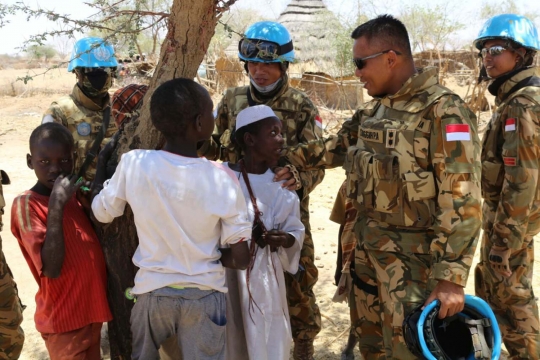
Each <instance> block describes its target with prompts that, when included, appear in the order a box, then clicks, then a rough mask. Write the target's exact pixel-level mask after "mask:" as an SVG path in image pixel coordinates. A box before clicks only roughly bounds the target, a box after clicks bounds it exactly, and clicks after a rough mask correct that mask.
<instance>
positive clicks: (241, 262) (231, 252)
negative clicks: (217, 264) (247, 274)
mask: <svg viewBox="0 0 540 360" xmlns="http://www.w3.org/2000/svg"><path fill="white" fill-rule="evenodd" d="M219 250H220V251H221V263H222V264H223V266H225V267H227V268H229V269H239V270H245V269H247V267H248V265H249V261H250V255H249V247H248V243H247V241H241V242H238V243H236V244H231V245H230V247H229V248H220V249H219Z"/></svg>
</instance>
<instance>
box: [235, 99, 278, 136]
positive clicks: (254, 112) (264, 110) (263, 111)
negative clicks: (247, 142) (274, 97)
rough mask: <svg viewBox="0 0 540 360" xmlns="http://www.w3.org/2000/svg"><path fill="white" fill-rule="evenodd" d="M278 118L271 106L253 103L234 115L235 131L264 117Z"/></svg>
mask: <svg viewBox="0 0 540 360" xmlns="http://www.w3.org/2000/svg"><path fill="white" fill-rule="evenodd" d="M266 118H276V119H277V118H278V117H277V116H276V114H275V113H274V111H272V108H270V107H269V106H266V105H255V106H250V107H247V108H245V109H244V110H242V111H240V112H239V113H238V116H237V117H236V131H238V129H240V128H241V127H243V126H247V125H249V124H253V123H254V122H257V121H260V120H263V119H266Z"/></svg>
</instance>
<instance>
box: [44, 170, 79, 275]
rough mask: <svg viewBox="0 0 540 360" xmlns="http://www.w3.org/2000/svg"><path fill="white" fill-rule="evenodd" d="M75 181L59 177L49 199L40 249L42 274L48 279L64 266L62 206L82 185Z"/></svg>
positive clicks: (72, 178)
mask: <svg viewBox="0 0 540 360" xmlns="http://www.w3.org/2000/svg"><path fill="white" fill-rule="evenodd" d="M76 179H77V177H76V176H75V175H71V176H70V177H64V176H59V177H58V179H56V181H55V183H54V187H53V190H52V192H51V197H50V199H49V212H48V215H47V232H46V234H45V241H44V243H43V247H42V248H41V262H42V264H43V268H42V272H43V275H45V276H46V277H48V278H52V279H54V278H57V277H59V276H60V272H61V270H62V265H63V264H64V257H65V246H64V227H63V221H64V206H65V205H66V204H67V202H68V201H69V200H70V199H71V198H72V197H73V194H74V193H75V192H76V191H77V189H78V188H79V187H80V186H81V185H82V183H76V182H75V181H76Z"/></svg>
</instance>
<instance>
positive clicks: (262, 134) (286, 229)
mask: <svg viewBox="0 0 540 360" xmlns="http://www.w3.org/2000/svg"><path fill="white" fill-rule="evenodd" d="M281 128H282V125H281V121H280V120H279V118H278V117H277V116H276V114H275V113H274V112H273V111H272V109H271V108H270V107H268V106H266V105H256V106H251V107H248V108H245V109H244V110H242V111H240V113H238V117H237V118H236V127H235V132H234V133H233V134H234V135H233V139H234V141H235V142H236V144H237V145H239V147H240V148H241V149H242V151H243V153H244V157H243V158H242V159H240V161H238V163H236V164H231V163H225V164H224V166H228V167H229V168H230V169H231V170H233V171H234V172H235V175H236V177H237V178H238V179H239V181H240V184H241V187H242V191H243V192H244V198H245V199H246V202H247V204H248V213H249V216H250V219H251V220H252V221H253V225H254V228H253V232H252V239H251V241H250V242H249V243H250V252H251V258H252V260H251V262H250V265H249V267H248V269H247V270H227V281H228V286H229V294H228V296H229V298H228V300H229V301H228V304H227V315H228V318H229V319H230V321H229V323H228V325H227V358H228V359H249V360H288V359H289V353H290V349H291V339H292V333H291V324H290V318H289V309H288V305H287V297H286V292H285V291H286V287H285V276H284V271H287V272H289V273H291V274H296V272H297V271H298V264H299V261H300V250H301V249H302V243H303V241H304V233H305V229H304V225H303V224H302V221H300V200H299V199H298V196H297V195H296V193H295V192H292V191H289V190H287V189H284V188H283V187H282V186H281V184H280V183H277V182H274V181H273V178H274V174H273V172H272V170H271V169H272V168H273V167H275V166H276V165H277V161H278V159H279V157H280V155H281V150H282V149H283V146H284V140H283V136H282V135H281Z"/></svg>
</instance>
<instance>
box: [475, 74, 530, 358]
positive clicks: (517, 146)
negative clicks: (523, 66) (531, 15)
mask: <svg viewBox="0 0 540 360" xmlns="http://www.w3.org/2000/svg"><path fill="white" fill-rule="evenodd" d="M534 72H535V69H534V68H533V69H527V70H523V71H520V72H518V73H517V74H515V75H513V76H512V77H511V78H510V79H508V80H506V81H504V82H503V83H502V85H500V87H498V89H492V87H491V86H490V90H492V91H494V92H495V91H496V93H494V94H493V95H496V99H495V103H496V105H497V110H496V111H495V112H494V114H493V117H492V119H491V122H490V124H489V126H488V129H487V131H486V134H485V136H484V143H483V150H482V197H483V198H484V205H483V216H484V220H483V229H484V236H483V239H482V253H481V258H480V263H479V264H478V266H477V267H476V270H475V279H476V281H475V285H476V294H477V295H478V296H480V297H482V298H483V299H485V300H486V301H487V302H488V303H489V305H490V306H491V307H492V309H493V311H494V312H495V315H496V316H497V320H498V322H499V326H500V328H501V332H502V335H503V340H504V344H505V346H506V349H507V350H508V352H509V353H510V357H511V358H512V359H539V358H540V335H539V329H540V321H539V319H538V305H537V303H536V299H535V297H534V294H533V287H532V277H533V264H534V236H535V235H536V234H538V233H539V232H540V177H539V173H538V170H539V168H540V137H539V135H540V87H532V86H526V87H522V88H521V89H519V90H517V91H515V89H513V90H514V91H513V92H512V93H509V92H510V90H511V89H512V88H513V87H514V86H515V85H516V84H517V83H519V82H520V81H522V80H524V79H526V78H529V77H531V76H533V75H534ZM495 81H496V82H497V80H495ZM494 85H498V84H497V83H494ZM497 90H498V91H497ZM505 98H506V99H505ZM503 99H504V100H503ZM493 245H497V246H501V247H504V248H506V247H508V248H510V249H512V253H511V256H510V259H509V262H510V267H511V270H512V276H511V277H510V278H507V279H506V278H503V276H502V275H499V274H498V273H496V272H495V271H493V270H492V268H491V266H490V263H489V252H490V250H491V247H492V246H493Z"/></svg>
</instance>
